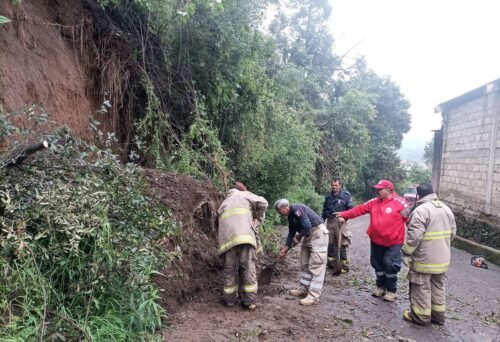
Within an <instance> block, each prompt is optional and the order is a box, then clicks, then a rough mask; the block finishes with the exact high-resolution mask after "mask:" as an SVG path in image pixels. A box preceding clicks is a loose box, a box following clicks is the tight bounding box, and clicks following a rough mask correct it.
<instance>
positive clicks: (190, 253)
mask: <svg viewBox="0 0 500 342" xmlns="http://www.w3.org/2000/svg"><path fill="white" fill-rule="evenodd" d="M144 176H145V177H146V180H147V181H148V183H149V186H150V190H149V194H150V196H151V197H152V198H153V199H154V200H156V201H157V202H159V203H161V204H163V205H165V206H166V207H168V208H170V209H172V212H173V214H174V217H175V219H176V220H177V221H179V222H181V224H182V227H183V236H182V237H181V239H180V241H174V240H173V239H172V240H170V241H168V242H167V243H166V244H165V248H168V249H169V250H175V249H176V248H177V247H179V248H180V249H181V251H182V256H181V257H180V258H178V259H176V260H174V262H173V265H171V267H168V268H167V269H166V270H164V272H163V274H164V275H165V277H158V278H157V284H158V286H159V287H160V289H162V292H161V293H162V298H163V302H164V305H165V306H166V308H167V310H168V311H169V312H170V313H171V312H173V311H174V310H175V309H176V308H177V307H178V305H179V304H181V303H183V302H184V301H186V300H189V299H192V298H193V296H203V295H206V294H209V293H210V292H212V290H214V289H218V288H219V287H220V285H221V282H220V281H221V277H220V276H219V274H220V271H221V259H219V257H217V256H216V253H217V226H216V219H217V209H218V208H219V206H220V203H221V202H222V200H223V199H224V196H223V194H222V193H221V192H220V191H219V190H217V189H216V188H215V187H214V186H213V185H212V184H211V183H210V182H208V181H198V180H195V179H194V178H192V177H190V176H186V175H180V174H175V173H165V172H160V171H157V170H151V169H146V170H144Z"/></svg>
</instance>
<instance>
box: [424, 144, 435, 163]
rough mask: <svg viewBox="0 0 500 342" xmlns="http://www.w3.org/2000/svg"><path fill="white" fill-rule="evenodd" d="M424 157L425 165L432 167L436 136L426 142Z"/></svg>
mask: <svg viewBox="0 0 500 342" xmlns="http://www.w3.org/2000/svg"><path fill="white" fill-rule="evenodd" d="M423 159H424V162H425V165H427V166H428V167H431V168H432V160H433V159H434V137H432V139H431V141H428V142H427V143H426V144H425V147H424V157H423Z"/></svg>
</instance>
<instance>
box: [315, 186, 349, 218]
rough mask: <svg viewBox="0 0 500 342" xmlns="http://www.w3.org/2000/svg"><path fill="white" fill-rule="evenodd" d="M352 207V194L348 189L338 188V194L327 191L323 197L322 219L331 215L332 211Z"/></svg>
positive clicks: (336, 211)
mask: <svg viewBox="0 0 500 342" xmlns="http://www.w3.org/2000/svg"><path fill="white" fill-rule="evenodd" d="M353 207H354V204H353V203H352V196H351V194H350V193H349V191H344V190H340V192H339V193H338V195H334V194H333V192H331V191H330V192H329V193H328V194H327V195H326V197H325V203H323V215H322V216H323V219H327V218H329V217H332V216H333V214H334V213H338V212H341V211H345V210H349V209H352V208H353Z"/></svg>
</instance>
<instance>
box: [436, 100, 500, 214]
mask: <svg viewBox="0 0 500 342" xmlns="http://www.w3.org/2000/svg"><path fill="white" fill-rule="evenodd" d="M499 111H500V94H498V93H492V94H487V95H485V96H482V97H478V98H476V99H474V100H471V101H469V102H466V103H463V104H460V105H457V106H455V107H453V108H450V109H449V110H448V111H447V112H446V113H445V117H444V119H445V122H444V127H443V129H444V132H443V134H444V137H443V138H444V144H443V152H442V153H443V155H442V165H441V174H440V176H441V179H440V181H439V195H440V197H441V198H442V199H443V200H445V201H447V202H448V203H450V204H451V205H452V207H455V209H458V210H464V212H465V213H468V214H472V215H474V216H477V215H478V214H480V213H484V214H492V215H496V216H498V217H500V134H496V133H495V132H494V130H495V127H496V128H498V127H499V126H498V120H499V117H500V115H498V113H499ZM492 139H494V140H495V142H493V141H492ZM492 148H494V149H495V151H494V152H493V153H492ZM492 161H493V164H491V162H492ZM492 167H493V170H491V169H492ZM492 171H493V173H492ZM488 194H490V197H491V201H490V202H488V203H487V198H489V196H488Z"/></svg>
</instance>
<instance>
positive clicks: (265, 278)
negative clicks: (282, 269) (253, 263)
mask: <svg viewBox="0 0 500 342" xmlns="http://www.w3.org/2000/svg"><path fill="white" fill-rule="evenodd" d="M293 247H295V244H292V246H291V247H290V249H289V250H288V251H289V252H290V250H291V249H292V248H293ZM282 258H283V257H282V256H281V255H278V257H277V258H276V260H274V261H273V263H272V264H270V265H267V266H266V267H264V269H263V270H262V271H261V272H260V275H259V281H258V284H259V286H263V285H269V284H271V278H272V276H273V273H274V270H275V269H276V264H277V263H278V261H280V260H281V259H282Z"/></svg>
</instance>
